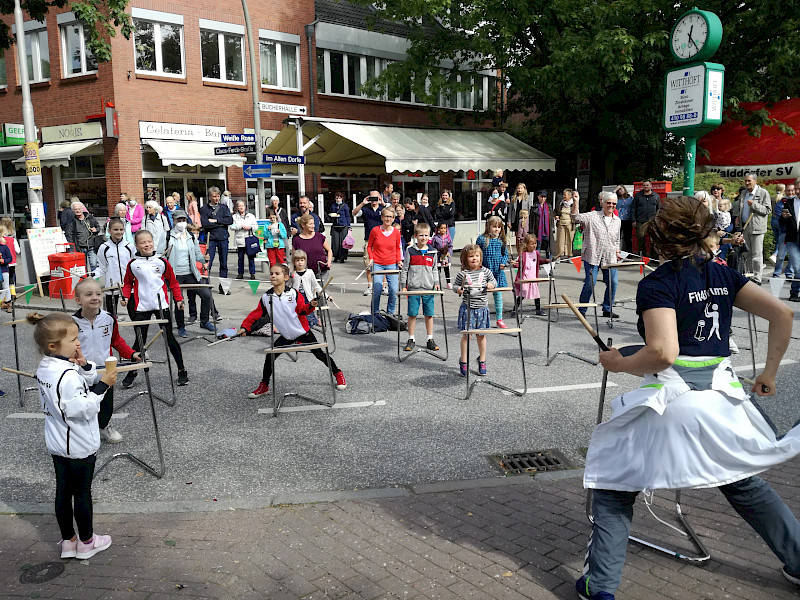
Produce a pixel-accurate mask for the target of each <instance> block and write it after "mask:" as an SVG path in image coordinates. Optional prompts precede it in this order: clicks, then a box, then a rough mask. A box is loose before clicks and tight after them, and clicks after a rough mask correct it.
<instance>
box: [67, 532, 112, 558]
mask: <svg viewBox="0 0 800 600" xmlns="http://www.w3.org/2000/svg"><path fill="white" fill-rule="evenodd" d="M110 545H111V536H110V535H97V534H96V533H95V534H94V535H93V536H92V539H91V540H89V543H88V544H84V543H83V542H81V541H80V540H78V551H77V552H76V553H75V558H91V557H92V556H94V555H95V554H97V553H98V552H102V551H103V550H105V549H106V548H108V547H109V546H110Z"/></svg>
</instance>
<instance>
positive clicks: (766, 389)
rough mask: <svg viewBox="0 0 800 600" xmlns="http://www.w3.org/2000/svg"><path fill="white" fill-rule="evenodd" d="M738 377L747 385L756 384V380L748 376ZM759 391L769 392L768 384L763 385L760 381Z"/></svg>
mask: <svg viewBox="0 0 800 600" xmlns="http://www.w3.org/2000/svg"><path fill="white" fill-rule="evenodd" d="M739 379H741V380H742V381H744V382H745V383H746V384H747V385H755V384H756V382H755V381H754V380H752V379H750V378H749V377H744V376H740V377H739ZM761 391H762V392H764V393H765V394H769V386H768V385H764V384H763V383H762V384H761Z"/></svg>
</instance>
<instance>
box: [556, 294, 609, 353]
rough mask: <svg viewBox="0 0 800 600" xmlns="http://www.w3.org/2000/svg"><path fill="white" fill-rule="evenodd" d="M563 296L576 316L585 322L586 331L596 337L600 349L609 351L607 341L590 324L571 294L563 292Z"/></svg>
mask: <svg viewBox="0 0 800 600" xmlns="http://www.w3.org/2000/svg"><path fill="white" fill-rule="evenodd" d="M561 298H562V299H563V300H564V302H565V303H566V305H567V306H569V308H570V309H571V310H572V312H574V313H575V316H576V317H578V320H579V321H580V322H581V323H583V326H584V327H586V331H588V332H589V334H590V335H591V336H592V337H593V338H594V341H595V342H597V345H598V346H599V347H600V350H603V351H604V352H608V346H606V343H605V342H604V341H603V340H601V339H600V336H599V335H598V334H597V332H596V331H595V330H594V328H593V327H592V326H591V325H589V321H587V320H586V317H584V316H583V315H582V314H581V311H579V310H578V307H577V306H575V304H574V303H573V302H572V300H570V299H569V296H567V295H566V294H561Z"/></svg>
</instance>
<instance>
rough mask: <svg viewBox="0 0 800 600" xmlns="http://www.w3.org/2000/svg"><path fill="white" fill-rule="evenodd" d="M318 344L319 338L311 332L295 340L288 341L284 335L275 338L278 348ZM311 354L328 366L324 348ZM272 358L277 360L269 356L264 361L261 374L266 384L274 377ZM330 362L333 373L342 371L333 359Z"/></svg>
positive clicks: (312, 351) (273, 355) (272, 355)
mask: <svg viewBox="0 0 800 600" xmlns="http://www.w3.org/2000/svg"><path fill="white" fill-rule="evenodd" d="M316 343H317V338H315V337H314V334H313V333H311V332H310V331H307V332H305V333H304V334H303V335H301V336H300V337H298V338H296V339H293V340H287V339H286V338H285V337H283V336H282V335H279V336H278V337H277V338H275V347H276V348H277V347H278V346H291V345H293V344H316ZM311 354H313V355H314V356H315V357H316V359H317V360H318V361H320V362H322V363H323V364H326V365H327V364H328V356H326V355H325V351H324V350H323V349H322V348H317V349H316V350H311ZM272 357H275V358H277V356H276V355H275V354H267V357H266V358H265V359H264V370H263V371H262V373H261V381H263V382H264V383H266V384H269V380H270V378H271V377H272ZM330 361H331V362H330V365H329V367H328V368H329V369H330V370H331V373H333V374H336V373H338V372H339V370H340V369H339V367H337V366H336V363H335V362H333V359H332V358H331V359H330Z"/></svg>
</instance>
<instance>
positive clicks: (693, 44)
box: [670, 8, 722, 62]
mask: <svg viewBox="0 0 800 600" xmlns="http://www.w3.org/2000/svg"><path fill="white" fill-rule="evenodd" d="M721 41H722V22H721V21H720V20H719V17H718V16H717V15H715V14H714V13H712V12H709V11H707V10H699V9H697V8H693V9H692V10H690V11H687V12H685V13H684V14H683V15H681V17H680V18H679V19H678V21H677V22H676V23H675V26H674V27H673V28H672V35H671V36H670V51H671V52H672V56H674V57H675V58H676V59H677V60H679V61H682V62H687V61H696V62H700V61H704V60H708V59H710V58H711V57H712V56H714V54H715V53H716V52H717V50H718V49H719V45H720V42H721Z"/></svg>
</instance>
